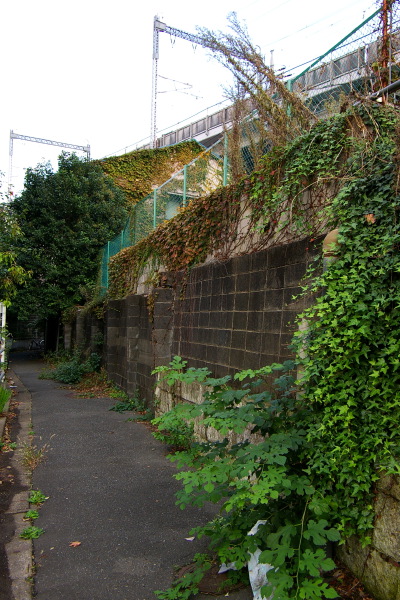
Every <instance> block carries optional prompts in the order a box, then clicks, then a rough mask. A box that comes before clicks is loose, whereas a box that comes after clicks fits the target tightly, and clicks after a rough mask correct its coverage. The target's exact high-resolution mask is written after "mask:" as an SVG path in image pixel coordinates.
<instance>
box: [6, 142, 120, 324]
mask: <svg viewBox="0 0 400 600" xmlns="http://www.w3.org/2000/svg"><path fill="white" fill-rule="evenodd" d="M11 211H12V214H13V215H14V217H15V218H16V219H17V220H18V223H19V225H20V228H21V232H22V236H21V238H20V239H19V240H18V243H17V246H16V248H17V250H18V254H19V259H20V263H21V265H22V266H23V267H24V268H25V269H27V270H29V271H31V273H32V277H31V278H30V279H29V281H28V282H27V283H26V285H25V286H24V287H23V288H21V289H20V290H19V292H18V295H17V297H16V302H15V308H16V310H17V313H18V318H19V319H20V320H26V319H28V318H29V317H30V316H31V315H35V316H36V317H38V318H42V319H43V318H48V317H58V316H60V314H61V313H62V311H64V310H65V309H67V308H69V307H71V306H73V305H74V304H79V303H80V302H82V300H83V295H84V294H83V288H84V287H86V288H87V287H88V286H94V284H95V282H96V278H97V274H98V267H99V261H98V256H99V250H100V248H101V247H102V246H103V245H104V244H105V243H106V242H107V240H109V239H110V238H112V237H113V236H114V235H115V234H116V233H117V232H118V231H119V230H120V229H121V228H122V226H123V224H124V221H125V219H126V217H127V212H126V200H125V196H124V194H123V192H122V191H121V190H120V189H119V188H117V187H116V186H115V185H114V183H113V182H112V180H111V179H110V178H108V177H106V176H105V175H104V174H103V172H102V170H101V167H100V166H99V165H95V164H93V163H91V162H87V161H86V160H84V159H80V158H78V157H77V156H75V155H74V154H72V155H70V154H67V153H63V154H61V156H60V157H59V162H58V171H57V172H53V170H52V168H51V166H50V165H49V164H40V165H38V166H37V167H36V168H34V169H28V170H27V173H26V177H25V187H24V190H23V192H22V193H21V195H20V196H19V197H17V198H15V199H14V200H13V201H12V202H11Z"/></svg>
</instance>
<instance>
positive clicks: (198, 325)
mask: <svg viewBox="0 0 400 600" xmlns="http://www.w3.org/2000/svg"><path fill="white" fill-rule="evenodd" d="M316 252H317V246H313V247H312V248H311V247H310V246H309V243H307V241H303V242H296V243H292V244H289V245H287V246H281V247H276V248H272V249H270V250H264V251H261V252H256V253H254V254H248V255H244V256H239V257H235V258H233V259H231V260H228V261H226V262H220V263H218V262H213V263H209V264H206V265H203V266H200V267H197V268H194V269H193V270H192V271H191V274H190V277H189V279H188V281H187V283H186V285H185V284H183V288H184V289H183V294H182V298H179V296H178V297H177V298H176V300H175V305H174V315H173V323H172V325H173V341H172V354H173V355H179V356H182V357H183V358H184V359H185V360H187V361H188V362H189V364H190V365H191V366H194V367H199V368H200V367H207V368H209V369H210V370H211V371H212V372H213V374H214V375H215V376H216V377H220V376H224V375H226V374H233V373H234V372H236V371H238V370H240V369H245V368H258V367H261V366H263V365H266V364H269V363H271V362H279V361H284V360H286V359H287V358H290V357H292V352H291V350H290V349H289V344H290V342H291V339H292V332H293V330H294V328H295V325H294V322H295V319H296V316H297V314H298V313H299V312H300V311H301V310H302V309H303V308H304V307H305V302H306V301H305V300H304V299H301V300H297V301H295V300H293V297H294V296H297V295H298V294H299V293H300V291H301V288H300V284H301V280H302V278H303V277H304V275H305V273H306V269H307V267H308V264H309V262H310V260H311V259H312V258H313V257H314V255H315V253H316Z"/></svg>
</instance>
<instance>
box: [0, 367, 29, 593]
mask: <svg viewBox="0 0 400 600" xmlns="http://www.w3.org/2000/svg"><path fill="white" fill-rule="evenodd" d="M8 374H9V375H10V376H11V378H12V379H13V381H14V382H15V385H16V386H17V391H18V395H17V397H16V400H17V402H18V404H19V406H18V409H19V417H18V422H19V425H20V431H19V436H18V446H19V447H21V446H22V445H23V444H30V443H31V439H30V435H29V431H30V427H31V402H32V398H31V395H30V393H29V391H28V390H27V389H26V387H25V386H24V384H23V383H22V382H21V380H20V379H19V378H18V377H17V376H16V374H15V373H14V372H13V371H8ZM0 431H1V430H0ZM11 466H12V468H13V469H14V470H15V472H16V473H17V474H18V478H19V481H20V483H21V484H22V485H23V486H24V487H25V488H26V490H25V491H23V492H20V493H19V494H16V495H15V496H14V497H13V499H12V502H11V504H10V507H9V509H8V510H7V512H6V514H7V515H10V516H11V517H12V519H13V521H14V536H13V538H12V540H11V541H10V542H8V543H7V544H6V545H5V549H6V553H7V560H8V568H9V574H10V579H11V590H12V594H13V597H14V598H15V599H17V600H31V599H32V576H33V544H32V540H23V539H21V538H20V537H19V535H20V533H21V532H22V531H23V529H25V528H26V527H27V525H28V523H27V522H26V521H24V520H23V517H24V514H25V513H26V511H27V510H28V509H29V502H28V494H29V491H30V487H31V476H30V473H29V472H28V471H27V469H26V468H25V467H24V466H23V464H22V460H21V453H20V452H18V450H17V452H14V455H13V457H12V458H11Z"/></svg>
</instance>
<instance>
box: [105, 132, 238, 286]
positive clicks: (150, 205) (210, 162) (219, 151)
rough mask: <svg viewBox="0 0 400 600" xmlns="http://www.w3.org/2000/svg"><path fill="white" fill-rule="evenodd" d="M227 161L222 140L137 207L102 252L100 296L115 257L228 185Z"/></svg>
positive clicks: (141, 201)
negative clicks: (198, 201) (206, 196)
mask: <svg viewBox="0 0 400 600" xmlns="http://www.w3.org/2000/svg"><path fill="white" fill-rule="evenodd" d="M226 157H227V155H226V152H225V142H224V139H223V138H221V139H220V140H218V141H217V142H216V143H215V144H213V146H211V147H210V148H209V149H208V150H205V151H204V152H202V153H201V154H200V155H199V156H198V157H197V158H195V159H194V160H193V161H192V162H191V163H189V164H188V165H186V166H185V167H184V168H183V169H182V170H181V171H179V172H178V173H176V174H175V175H174V176H173V177H171V179H169V180H168V181H166V182H165V183H164V184H162V185H161V186H160V187H158V188H156V189H154V191H153V192H152V193H151V194H149V195H148V196H146V197H145V198H143V199H142V200H140V201H139V202H138V203H137V204H135V206H134V207H133V209H132V211H131V214H130V216H129V219H128V221H127V223H126V225H125V227H124V229H123V230H122V231H121V232H120V233H119V234H118V235H117V236H115V237H114V238H113V239H112V240H110V241H109V242H107V244H105V246H104V247H103V249H102V251H101V268H100V288H101V295H104V293H105V292H106V291H107V289H108V263H109V260H110V258H111V257H112V256H114V255H115V254H117V253H118V252H120V250H122V249H123V248H127V247H128V246H133V245H134V244H137V242H139V241H140V240H142V239H143V238H145V237H147V236H148V235H149V234H150V233H151V232H152V230H153V229H155V228H156V227H157V225H160V223H162V222H163V221H166V220H168V219H171V218H172V217H173V216H174V215H176V214H177V212H178V211H179V210H180V209H181V208H183V207H185V206H186V205H187V204H188V203H189V202H190V201H191V200H193V199H194V198H199V197H201V196H205V195H207V194H209V193H211V192H212V191H213V190H215V189H216V188H217V187H219V186H221V185H226V183H227V181H228V178H229V173H228V163H227V160H226Z"/></svg>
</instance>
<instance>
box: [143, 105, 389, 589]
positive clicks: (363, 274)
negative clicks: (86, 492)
mask: <svg viewBox="0 0 400 600" xmlns="http://www.w3.org/2000/svg"><path fill="white" fill-rule="evenodd" d="M350 114H351V115H352V118H351V120H350V123H352V124H353V130H352V136H351V137H350V136H347V137H348V138H349V139H344V138H342V139H343V142H345V144H344V146H343V148H344V150H342V148H341V147H340V144H339V145H338V138H337V137H336V136H337V135H339V137H341V136H343V130H342V128H341V127H340V128H339V130H338V131H339V134H338V133H337V131H336V130H335V129H334V130H333V131H332V130H331V131H332V137H333V140H332V142H331V143H329V140H328V139H325V140H323V138H322V139H321V138H320V143H322V141H324V142H326V144H327V151H326V152H327V157H328V159H327V160H325V159H324V154H321V159H320V163H321V166H320V167H319V166H318V164H316V165H315V166H314V170H311V169H310V170H308V171H307V170H305V169H307V168H308V165H307V162H306V160H305V158H306V157H305V158H304V156H303V152H304V153H307V148H309V147H312V143H313V140H315V139H316V137H315V130H314V136H313V132H311V133H310V134H307V135H306V136H305V137H304V138H302V140H304V145H302V143H303V142H302V141H301V140H299V141H298V142H297V144H296V143H295V144H292V145H291V146H289V147H287V148H286V149H283V150H281V151H280V152H281V156H282V157H286V162H284V166H285V167H286V170H287V172H288V174H287V175H285V173H284V171H283V169H282V171H281V172H280V174H279V176H280V177H281V179H280V184H279V183H278V184H277V185H276V188H275V194H276V195H277V194H279V193H280V192H281V190H282V189H284V188H285V187H286V189H288V186H289V187H290V189H291V190H292V193H295V190H296V189H300V186H304V185H310V183H311V184H312V183H314V182H315V183H316V184H317V183H318V180H319V177H321V178H326V177H329V178H330V177H331V176H332V174H334V175H335V173H336V177H340V187H339V191H338V193H337V194H336V195H335V197H334V198H333V199H332V201H331V202H330V203H329V207H328V209H327V210H326V211H325V213H324V215H323V218H324V219H325V225H327V226H329V227H330V228H333V227H335V226H337V225H339V232H340V233H339V238H338V241H339V248H338V257H337V260H336V261H335V262H333V263H332V264H330V266H328V268H327V269H326V271H325V272H323V273H322V274H320V275H318V276H316V277H314V278H313V279H312V280H311V283H310V284H309V285H308V286H307V287H306V288H305V293H307V292H308V291H309V292H311V293H313V294H314V295H315V296H314V298H315V301H314V304H313V305H312V306H311V307H310V308H308V309H306V310H305V311H304V312H303V313H302V314H301V315H299V322H301V323H303V324H304V323H305V322H306V323H307V327H306V328H304V327H302V328H301V331H300V330H299V332H298V333H297V334H295V337H294V340H293V347H294V350H295V352H296V363H293V362H291V361H288V362H287V363H285V364H283V365H277V364H275V365H270V366H265V367H262V368H261V369H258V370H256V371H253V370H245V371H242V372H239V373H236V375H235V376H234V379H235V380H236V381H235V383H232V378H231V377H230V376H226V377H223V378H220V379H215V378H212V377H211V373H210V372H209V371H207V369H195V368H187V366H186V363H185V362H184V361H182V360H181V359H180V358H179V357H175V358H174V360H173V361H172V362H171V363H170V365H169V366H165V367H158V368H157V369H156V370H155V373H158V376H159V377H160V378H161V379H164V381H165V382H166V384H167V385H170V386H172V393H174V391H175V390H174V386H176V385H178V386H179V384H180V383H181V382H184V383H191V382H194V381H196V382H198V383H200V384H202V385H203V386H204V395H203V401H202V402H201V403H200V404H185V403H180V404H177V406H176V407H174V408H173V409H172V411H169V412H168V413H166V414H165V415H162V416H161V417H159V418H158V419H157V420H156V423H155V424H156V425H157V426H158V427H159V428H160V429H161V430H162V431H163V432H164V433H165V434H166V432H168V431H169V430H171V431H174V430H176V428H177V427H176V422H177V419H179V418H180V419H183V420H184V421H185V423H188V424H189V425H190V423H191V422H193V420H194V419H196V418H198V417H199V416H201V417H202V418H203V425H205V426H211V427H213V428H214V429H216V430H217V431H218V432H219V434H220V437H221V440H222V441H218V442H207V443H197V444H192V445H191V446H190V448H189V450H184V451H182V452H179V453H178V454H176V455H174V456H173V457H172V459H173V460H175V461H176V462H177V463H178V466H179V467H181V468H184V470H183V471H181V472H179V473H178V474H177V475H176V478H177V479H178V480H181V482H182V490H181V491H180V492H178V494H177V497H178V503H179V504H180V505H181V506H182V507H185V506H187V505H190V504H191V505H194V506H202V505H203V504H204V503H205V502H213V503H216V504H218V506H220V507H221V510H220V512H219V514H218V516H217V517H216V518H215V519H214V520H213V521H211V522H209V523H207V524H206V525H205V526H203V527H199V528H196V529H195V530H193V531H192V532H191V533H192V535H198V536H202V535H207V536H208V537H209V538H210V540H211V547H212V549H213V550H214V551H215V553H216V554H217V556H218V559H219V561H220V562H225V563H226V564H229V563H231V562H232V563H235V565H236V567H237V568H238V569H241V568H242V567H243V566H245V565H246V563H247V560H248V559H249V553H250V554H251V553H253V552H255V550H256V549H259V550H260V551H261V553H260V555H259V562H261V563H264V564H267V565H269V566H270V567H272V568H271V569H270V570H269V571H268V574H267V578H266V580H265V582H264V583H265V585H263V586H262V589H261V595H262V597H265V598H269V597H273V598H274V599H276V600H299V599H303V600H322V599H325V598H335V597H337V594H336V593H335V590H334V589H332V588H330V587H329V584H328V581H327V578H326V573H325V572H326V571H329V570H331V569H333V568H334V566H335V565H334V562H333V561H332V560H331V558H329V557H328V556H327V544H328V543H329V542H338V541H342V542H344V541H345V540H346V539H348V538H349V537H350V536H352V535H353V534H356V535H357V536H358V537H359V538H360V539H361V541H362V543H363V545H364V546H365V545H368V544H369V543H370V542H371V534H372V530H373V526H374V521H375V518H379V515H375V512H374V492H375V489H374V486H375V483H376V481H377V480H378V479H379V477H380V475H382V474H392V475H397V476H398V475H400V429H399V426H398V423H399V419H400V391H399V390H400V334H399V332H400V252H399V250H400V219H399V212H400V196H399V181H400V179H399V158H400V154H399V145H400V144H399V131H400V128H399V126H400V120H399V117H398V114H397V113H396V112H395V111H394V110H392V109H391V108H381V107H379V106H359V107H357V108H356V109H355V110H353V111H352V112H351V113H350ZM348 122H349V121H348ZM332 123H333V124H335V125H337V124H340V123H345V117H343V115H340V116H339V118H335V119H334V120H333V121H332ZM346 127H347V125H346ZM317 131H319V134H321V131H329V124H328V123H325V124H324V125H321V127H320V128H319V130H317ZM317 139H318V138H317ZM307 144H308V146H307ZM330 151H331V153H330ZM277 152H278V151H277ZM314 152H315V151H314ZM335 157H338V158H337V160H336V161H334V162H333V164H332V169H329V168H328V160H332V159H334V158H335ZM290 158H291V159H292V161H291V162H290V161H289V159H290ZM314 158H315V160H317V158H318V153H317V152H315V153H314ZM296 161H297V162H296ZM294 165H301V167H300V169H299V170H298V171H297V172H298V177H299V179H300V178H301V177H305V178H306V179H307V183H305V182H301V181H297V180H296V178H295V176H294V172H295V169H297V168H298V167H297V166H294ZM269 175H270V177H269V178H268V177H267V176H265V175H264V180H263V181H262V184H263V186H264V185H266V186H269V189H270V190H271V188H272V186H273V185H275V183H274V182H276V180H273V179H272V177H273V175H272V174H271V172H270V173H269ZM291 177H293V179H292V180H291ZM265 182H266V183H265ZM293 186H295V187H293ZM264 189H265V188H264ZM293 190H294V192H293ZM275 198H276V196H275ZM296 366H297V369H298V371H297V377H296V373H295V375H294V376H293V369H294V367H296ZM271 374H275V375H279V374H280V377H278V378H277V379H276V380H275V386H273V388H272V390H271V386H269V387H266V389H265V388H263V387H261V391H260V382H262V381H265V382H267V383H268V381H269V380H268V377H270V375H271ZM238 382H239V383H238ZM178 390H179V388H178ZM263 390H264V391H263ZM246 428H250V429H251V430H252V433H258V434H261V436H262V437H261V441H259V440H257V439H256V440H251V441H250V440H245V441H243V442H242V443H238V444H230V443H229V434H230V433H231V432H236V433H243V432H245V430H246ZM255 523H259V525H260V526H259V527H258V530H257V533H256V534H255V535H254V536H249V535H248V532H249V531H250V529H251V528H253V527H254V525H255ZM367 568H368V567H367ZM181 584H182V581H181V582H179V581H178V582H176V583H174V584H173V586H172V587H171V588H170V589H169V590H165V591H159V592H157V596H158V598H160V599H161V598H162V599H164V600H174V599H177V598H183V597H188V596H184V595H183V593H182V590H181V589H178V586H179V585H181ZM190 585H192V584H190ZM190 585H189V587H188V586H187V587H186V591H187V592H188V593H190V592H195V591H196V590H197V587H196V585H194V586H192V587H190ZM382 587H383V586H382ZM392 597H393V596H391V597H388V596H387V595H386V596H385V595H384V592H383V589H377V591H376V598H377V600H378V599H379V600H383V599H385V600H392Z"/></svg>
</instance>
